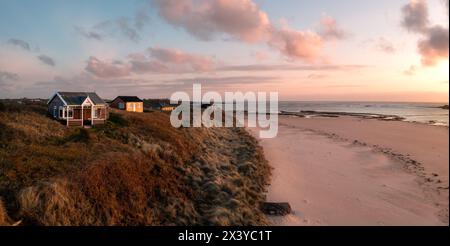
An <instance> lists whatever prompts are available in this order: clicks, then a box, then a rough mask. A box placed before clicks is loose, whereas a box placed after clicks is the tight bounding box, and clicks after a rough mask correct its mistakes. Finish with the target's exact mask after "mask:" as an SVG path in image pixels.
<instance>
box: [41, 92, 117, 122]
mask: <svg viewBox="0 0 450 246" xmlns="http://www.w3.org/2000/svg"><path fill="white" fill-rule="evenodd" d="M47 105H48V113H49V114H50V115H51V116H52V117H53V118H55V119H57V120H60V121H63V122H65V123H66V125H67V126H84V125H98V124H104V123H105V122H106V120H107V119H108V116H109V113H108V105H107V104H106V103H105V101H103V100H102V99H101V98H100V97H99V96H98V95H97V94H96V93H95V92H56V93H55V94H54V95H53V96H52V97H51V98H50V100H49V101H48V102H47Z"/></svg>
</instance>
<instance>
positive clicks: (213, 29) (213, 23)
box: [152, 0, 346, 62]
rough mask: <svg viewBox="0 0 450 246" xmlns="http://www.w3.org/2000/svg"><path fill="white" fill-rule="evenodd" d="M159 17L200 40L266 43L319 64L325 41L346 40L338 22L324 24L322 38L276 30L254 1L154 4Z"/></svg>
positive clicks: (190, 0) (197, 0)
mask: <svg viewBox="0 0 450 246" xmlns="http://www.w3.org/2000/svg"><path fill="white" fill-rule="evenodd" d="M152 2H153V4H154V6H155V7H156V8H157V10H158V12H159V15H160V16H161V17H162V18H163V19H164V20H166V21H167V22H168V23H170V24H171V25H173V26H176V27H179V28H182V29H184V30H185V31H187V32H188V33H190V34H191V35H193V36H194V37H196V38H198V39H200V40H205V41H207V40H211V39H213V38H216V37H218V36H220V35H226V36H227V37H231V38H232V39H235V40H239V41H242V42H246V43H256V42H259V43H266V44H267V45H269V46H270V47H272V48H274V49H277V50H278V51H279V52H281V53H282V54H283V55H284V56H286V57H288V58H289V59H292V60H294V59H300V60H304V61H307V62H313V61H314V60H316V59H317V58H318V57H319V55H320V52H321V50H322V48H323V45H324V44H323V43H324V41H328V40H332V39H342V38H344V37H345V36H346V35H345V32H344V31H343V30H342V29H340V28H339V27H338V25H337V23H336V21H335V20H334V19H332V18H331V17H327V18H325V19H324V20H323V21H322V22H323V23H322V24H323V25H322V29H323V30H322V35H324V37H325V39H326V40H323V39H324V38H322V36H321V35H319V34H317V33H315V32H312V31H299V30H294V29H292V28H289V27H288V26H283V27H282V28H278V27H276V26H274V25H273V24H272V23H271V22H270V20H269V18H268V15H267V14H266V13H265V12H264V11H262V10H261V9H260V8H259V7H258V6H257V5H256V4H255V3H254V2H253V0H217V1H208V0H153V1H152Z"/></svg>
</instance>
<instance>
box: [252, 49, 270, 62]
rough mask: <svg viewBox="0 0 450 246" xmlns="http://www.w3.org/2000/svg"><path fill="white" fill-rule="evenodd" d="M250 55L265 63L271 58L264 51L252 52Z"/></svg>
mask: <svg viewBox="0 0 450 246" xmlns="http://www.w3.org/2000/svg"><path fill="white" fill-rule="evenodd" d="M250 55H251V56H252V57H254V58H255V59H256V60H258V61H264V60H267V59H268V58H269V55H268V54H267V53H266V52H262V51H255V52H251V53H250Z"/></svg>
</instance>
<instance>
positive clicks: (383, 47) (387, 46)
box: [375, 37, 396, 54]
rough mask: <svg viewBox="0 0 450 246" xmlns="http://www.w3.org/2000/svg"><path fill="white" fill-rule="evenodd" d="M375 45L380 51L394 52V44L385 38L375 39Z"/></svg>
mask: <svg viewBox="0 0 450 246" xmlns="http://www.w3.org/2000/svg"><path fill="white" fill-rule="evenodd" d="M375 47H376V48H377V49H378V50H379V51H382V52H385V53H388V54H393V53H395V52H396V49H395V47H394V45H393V44H392V43H391V42H390V41H389V40H387V39H385V38H383V37H380V38H378V40H377V41H376V44H375Z"/></svg>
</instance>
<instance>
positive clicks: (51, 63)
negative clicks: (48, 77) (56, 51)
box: [37, 55, 56, 67]
mask: <svg viewBox="0 0 450 246" xmlns="http://www.w3.org/2000/svg"><path fill="white" fill-rule="evenodd" d="M37 58H38V59H39V60H40V61H41V62H43V63H45V64H47V65H49V66H52V67H54V66H55V65H56V64H55V60H53V58H51V57H49V56H46V55H39V56H37Z"/></svg>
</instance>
